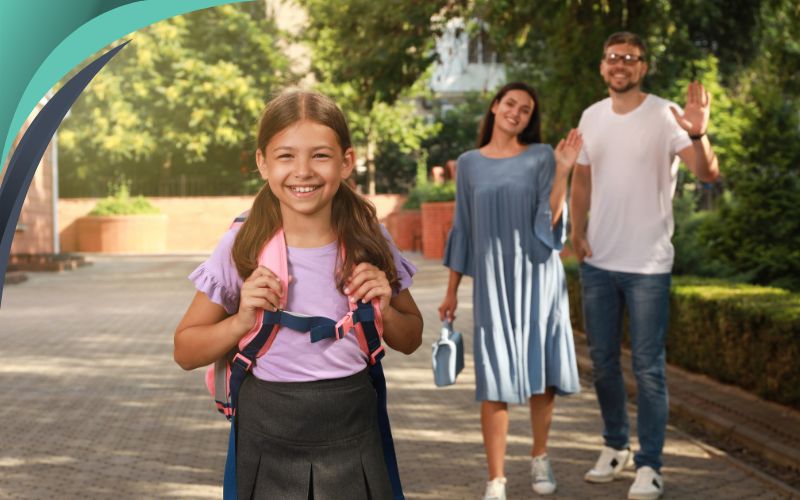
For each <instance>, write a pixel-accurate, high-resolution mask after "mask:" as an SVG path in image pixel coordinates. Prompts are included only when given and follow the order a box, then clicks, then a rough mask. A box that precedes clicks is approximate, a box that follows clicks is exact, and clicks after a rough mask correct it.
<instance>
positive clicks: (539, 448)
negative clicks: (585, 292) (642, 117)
mask: <svg viewBox="0 0 800 500" xmlns="http://www.w3.org/2000/svg"><path fill="white" fill-rule="evenodd" d="M581 143H582V140H581V137H580V134H579V132H578V131H577V130H575V129H573V130H571V131H570V132H569V134H568V135H567V137H566V138H565V139H562V140H561V141H560V142H559V144H558V146H557V147H556V148H555V150H553V148H552V147H550V146H549V145H547V144H541V139H540V110H539V103H538V101H537V98H536V93H535V91H534V90H533V89H532V88H531V87H529V86H528V85H526V84H524V83H509V84H508V85H506V86H504V87H503V88H502V89H500V91H498V93H497V94H496V95H495V97H494V98H493V99H492V103H491V106H490V108H489V109H488V110H487V112H486V115H485V116H484V118H483V121H482V122H481V127H480V132H479V136H478V149H474V150H471V151H467V152H466V153H464V154H462V155H461V156H460V157H459V158H458V168H457V170H456V172H457V173H456V213H455V217H454V220H453V228H452V230H451V232H450V236H449V238H448V241H447V248H446V250H445V257H444V265H445V266H447V267H449V268H450V278H449V283H448V287H447V293H446V295H445V298H444V301H443V302H442V305H441V306H440V307H439V315H440V317H441V319H445V318H448V319H450V320H452V319H454V317H455V311H456V307H457V300H456V295H457V290H458V285H459V283H460V282H461V277H462V276H463V275H465V274H466V275H467V276H471V277H472V278H473V280H474V281H473V314H474V326H475V337H474V342H473V346H474V358H475V379H476V399H477V400H478V401H481V429H482V431H483V442H484V448H485V450H486V460H487V464H488V469H489V482H488V483H487V485H486V493H485V495H484V499H487V500H488V499H505V477H504V476H505V474H504V470H503V467H504V460H505V451H506V435H507V433H508V403H517V404H524V403H528V404H529V405H530V410H531V427H532V430H533V448H532V452H531V457H532V459H531V475H532V479H531V486H532V488H533V490H534V491H535V492H537V493H539V494H550V493H553V492H554V491H555V489H556V481H555V478H554V477H553V471H552V467H551V465H550V460H549V458H548V456H547V435H548V433H549V431H550V422H551V420H552V415H553V400H554V396H555V394H571V393H576V392H578V391H579V390H580V385H579V381H578V370H577V366H576V363H575V349H574V345H573V341H572V327H571V326H570V318H569V304H568V298H567V288H566V279H565V275H564V267H563V266H562V264H561V260H560V258H559V251H560V250H561V249H562V247H563V243H564V239H565V234H566V232H565V227H566V221H565V219H566V207H565V198H566V191H567V178H568V177H569V173H570V171H571V170H572V167H573V166H574V164H575V161H576V159H577V157H578V152H579V151H580V148H581Z"/></svg>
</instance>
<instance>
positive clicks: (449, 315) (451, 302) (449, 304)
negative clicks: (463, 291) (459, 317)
mask: <svg viewBox="0 0 800 500" xmlns="http://www.w3.org/2000/svg"><path fill="white" fill-rule="evenodd" d="M456 308H458V298H457V297H456V294H455V293H448V294H447V295H445V296H444V300H443V301H442V304H441V305H440V306H439V321H444V320H445V319H447V320H449V321H450V322H451V323H452V322H453V321H455V319H456Z"/></svg>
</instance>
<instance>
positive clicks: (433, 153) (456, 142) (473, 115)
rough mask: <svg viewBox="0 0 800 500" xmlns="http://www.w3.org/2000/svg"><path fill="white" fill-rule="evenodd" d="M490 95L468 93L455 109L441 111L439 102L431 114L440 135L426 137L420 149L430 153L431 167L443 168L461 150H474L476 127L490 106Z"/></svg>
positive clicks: (456, 156) (441, 107) (476, 136)
mask: <svg viewBox="0 0 800 500" xmlns="http://www.w3.org/2000/svg"><path fill="white" fill-rule="evenodd" d="M490 99H491V96H490V95H486V94H483V93H480V92H474V93H470V94H467V95H465V96H464V98H463V100H462V101H461V102H459V103H458V104H456V105H455V106H452V107H449V108H446V109H443V106H442V103H438V104H437V105H436V106H435V107H434V109H433V113H434V116H436V121H437V122H439V123H440V124H441V128H440V129H439V132H438V133H437V134H436V135H434V136H432V137H430V138H428V139H427V140H426V141H425V143H424V145H423V147H424V148H425V149H426V151H427V152H428V154H429V157H428V163H429V164H430V165H432V166H433V165H445V164H446V163H447V161H448V160H455V159H456V158H458V155H460V154H461V153H463V152H464V151H467V150H470V149H473V148H474V147H475V144H476V142H477V138H478V126H479V125H480V121H481V118H483V114H484V113H485V112H486V109H487V108H488V106H489V100H490Z"/></svg>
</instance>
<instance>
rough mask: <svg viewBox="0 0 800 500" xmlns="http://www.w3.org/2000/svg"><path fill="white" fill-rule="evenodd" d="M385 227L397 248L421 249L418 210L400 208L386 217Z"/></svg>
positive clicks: (405, 249) (420, 217)
mask: <svg viewBox="0 0 800 500" xmlns="http://www.w3.org/2000/svg"><path fill="white" fill-rule="evenodd" d="M386 229H387V230H388V231H389V234H390V235H392V239H393V240H394V244H395V245H396V246H397V249H398V250H402V251H411V252H419V251H420V250H422V213H421V212H420V211H419V210H400V211H399V212H392V213H390V214H389V215H388V216H387V217H386Z"/></svg>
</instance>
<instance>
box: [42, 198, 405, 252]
mask: <svg viewBox="0 0 800 500" xmlns="http://www.w3.org/2000/svg"><path fill="white" fill-rule="evenodd" d="M369 198H370V200H371V201H372V202H373V203H374V204H375V208H376V209H377V211H378V218H379V219H380V220H381V221H383V220H384V219H385V218H386V216H387V215H389V213H391V212H393V211H395V210H399V209H400V206H401V205H402V203H403V201H404V200H405V196H403V195H391V194H386V195H376V196H373V197H369ZM149 200H150V201H151V202H152V203H153V204H154V205H155V206H157V207H158V208H159V209H160V210H161V211H162V212H163V213H165V214H166V215H167V217H168V219H169V221H168V228H167V252H169V253H207V252H210V251H211V250H213V249H214V247H215V246H216V244H217V241H218V240H219V238H220V236H222V233H224V232H225V231H226V230H227V228H228V226H230V223H231V221H232V220H233V218H234V217H236V216H237V215H239V214H240V213H242V212H244V211H245V210H247V209H249V208H250V205H251V204H252V202H253V198H252V197H250V196H207V197H190V198H176V197H170V198H159V197H151V198H149ZM96 202H97V200H96V199H95V198H74V199H62V200H60V201H59V204H58V214H59V215H58V219H59V235H60V238H61V250H62V251H63V252H75V251H77V249H78V239H77V232H76V224H75V221H76V220H77V219H78V218H79V217H82V216H84V215H86V214H87V213H88V212H89V211H90V210H91V209H92V207H94V204H95V203H96Z"/></svg>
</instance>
